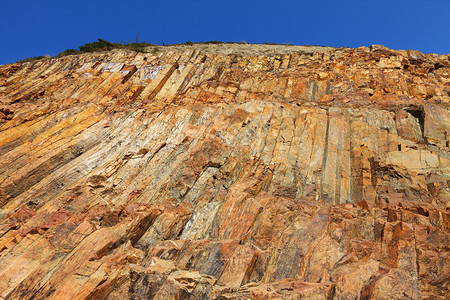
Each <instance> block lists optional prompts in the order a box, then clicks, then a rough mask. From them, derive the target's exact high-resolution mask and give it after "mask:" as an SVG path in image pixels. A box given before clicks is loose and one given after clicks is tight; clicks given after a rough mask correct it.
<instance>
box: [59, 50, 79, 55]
mask: <svg viewBox="0 0 450 300" xmlns="http://www.w3.org/2000/svg"><path fill="white" fill-rule="evenodd" d="M78 52H79V51H78V50H75V49H67V50H64V51H63V52H61V53H58V57H63V56H67V55H73V54H78Z"/></svg>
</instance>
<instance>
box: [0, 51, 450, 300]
mask: <svg viewBox="0 0 450 300" xmlns="http://www.w3.org/2000/svg"><path fill="white" fill-rule="evenodd" d="M246 47H247V46H246ZM249 47H251V46H250V45H248V47H247V48H248V49H247V48H246V50H245V51H247V52H245V53H248V51H249V49H250V48H249ZM301 49H303V50H302V51H303V52H286V53H285V52H283V53H279V55H276V54H275V55H271V56H264V55H260V56H256V55H254V56H240V55H236V54H230V55H223V54H217V53H211V52H208V53H204V52H201V51H198V50H196V49H195V47H194V48H185V49H183V50H182V51H177V49H174V48H173V47H172V48H170V49H168V50H167V51H162V52H160V53H158V54H157V55H155V54H149V53H148V54H137V53H133V52H126V51H111V52H103V53H94V54H85V55H79V56H68V57H63V58H60V59H43V60H39V61H34V62H27V63H23V64H11V65H6V66H0V78H2V79H1V80H2V83H1V86H0V299H69V298H71V299H72V298H73V299H405V298H406V299H446V297H448V295H449V294H448V290H449V274H450V251H449V245H450V232H449V230H450V218H449V206H450V189H449V185H448V183H449V181H450V155H449V152H448V150H449V139H450V137H449V133H450V121H449V100H450V98H449V91H450V77H449V76H450V75H449V74H450V73H449V70H450V56H449V55H431V54H422V53H419V52H417V51H394V50H390V49H388V48H386V47H382V46H372V47H370V48H365V47H363V48H357V49H346V48H341V49H332V48H311V49H309V50H308V49H307V48H301Z"/></svg>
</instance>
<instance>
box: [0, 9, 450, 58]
mask: <svg viewBox="0 0 450 300" xmlns="http://www.w3.org/2000/svg"><path fill="white" fill-rule="evenodd" d="M0 8H1V11H2V14H1V15H2V25H1V29H0V33H1V37H0V64H5V63H11V62H15V61H17V60H19V59H23V58H26V57H30V56H40V55H56V54H58V53H59V52H62V51H63V50H65V49H68V48H77V47H78V46H80V45H83V44H85V43H87V42H93V41H96V40H97V38H102V39H105V40H108V41H111V42H119V41H125V42H127V41H134V40H135V39H136V33H137V32H139V40H140V41H147V42H151V43H156V44H162V43H166V44H170V43H182V42H186V41H193V42H196V41H208V40H220V41H235V42H240V41H247V42H250V43H265V42H267V43H291V44H295V45H323V46H336V47H359V46H369V45H372V44H382V45H385V46H387V47H389V48H392V49H417V50H420V51H422V52H427V53H440V54H446V53H450V0H420V1H419V0H408V1H407V0H389V1H388V0H378V1H366V0H358V1H356V0H341V1H331V0H322V1H314V0H307V1H305V0H297V1H294V0H278V1H266V0H259V1H252V0H248V1H245V0H243V1H235V0H228V1H213V0H209V1H205V0H199V1H196V0H191V1H181V0H180V1H171V0H166V1H164V0H159V1H137V0H128V1H117V0H108V1H105V0H99V1H95V0H91V1H86V0H77V1H64V0H63V1H61V0H42V1H35V0H34V1H24V0H0Z"/></svg>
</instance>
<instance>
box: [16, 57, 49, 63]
mask: <svg viewBox="0 0 450 300" xmlns="http://www.w3.org/2000/svg"><path fill="white" fill-rule="evenodd" d="M43 58H47V57H46V56H33V57H27V58H25V59H22V60H18V61H16V62H17V63H24V62H30V61H35V60H40V59H43Z"/></svg>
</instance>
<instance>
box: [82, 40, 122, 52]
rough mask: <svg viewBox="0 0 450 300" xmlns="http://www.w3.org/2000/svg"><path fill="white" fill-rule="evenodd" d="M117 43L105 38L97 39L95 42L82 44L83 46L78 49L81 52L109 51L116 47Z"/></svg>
mask: <svg viewBox="0 0 450 300" xmlns="http://www.w3.org/2000/svg"><path fill="white" fill-rule="evenodd" d="M117 45H119V44H117V43H116V44H113V43H111V42H108V41H106V40H102V39H98V41H97V42H93V43H87V44H84V45H83V46H80V47H78V49H80V51H81V52H96V51H109V50H112V49H114V48H117Z"/></svg>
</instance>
